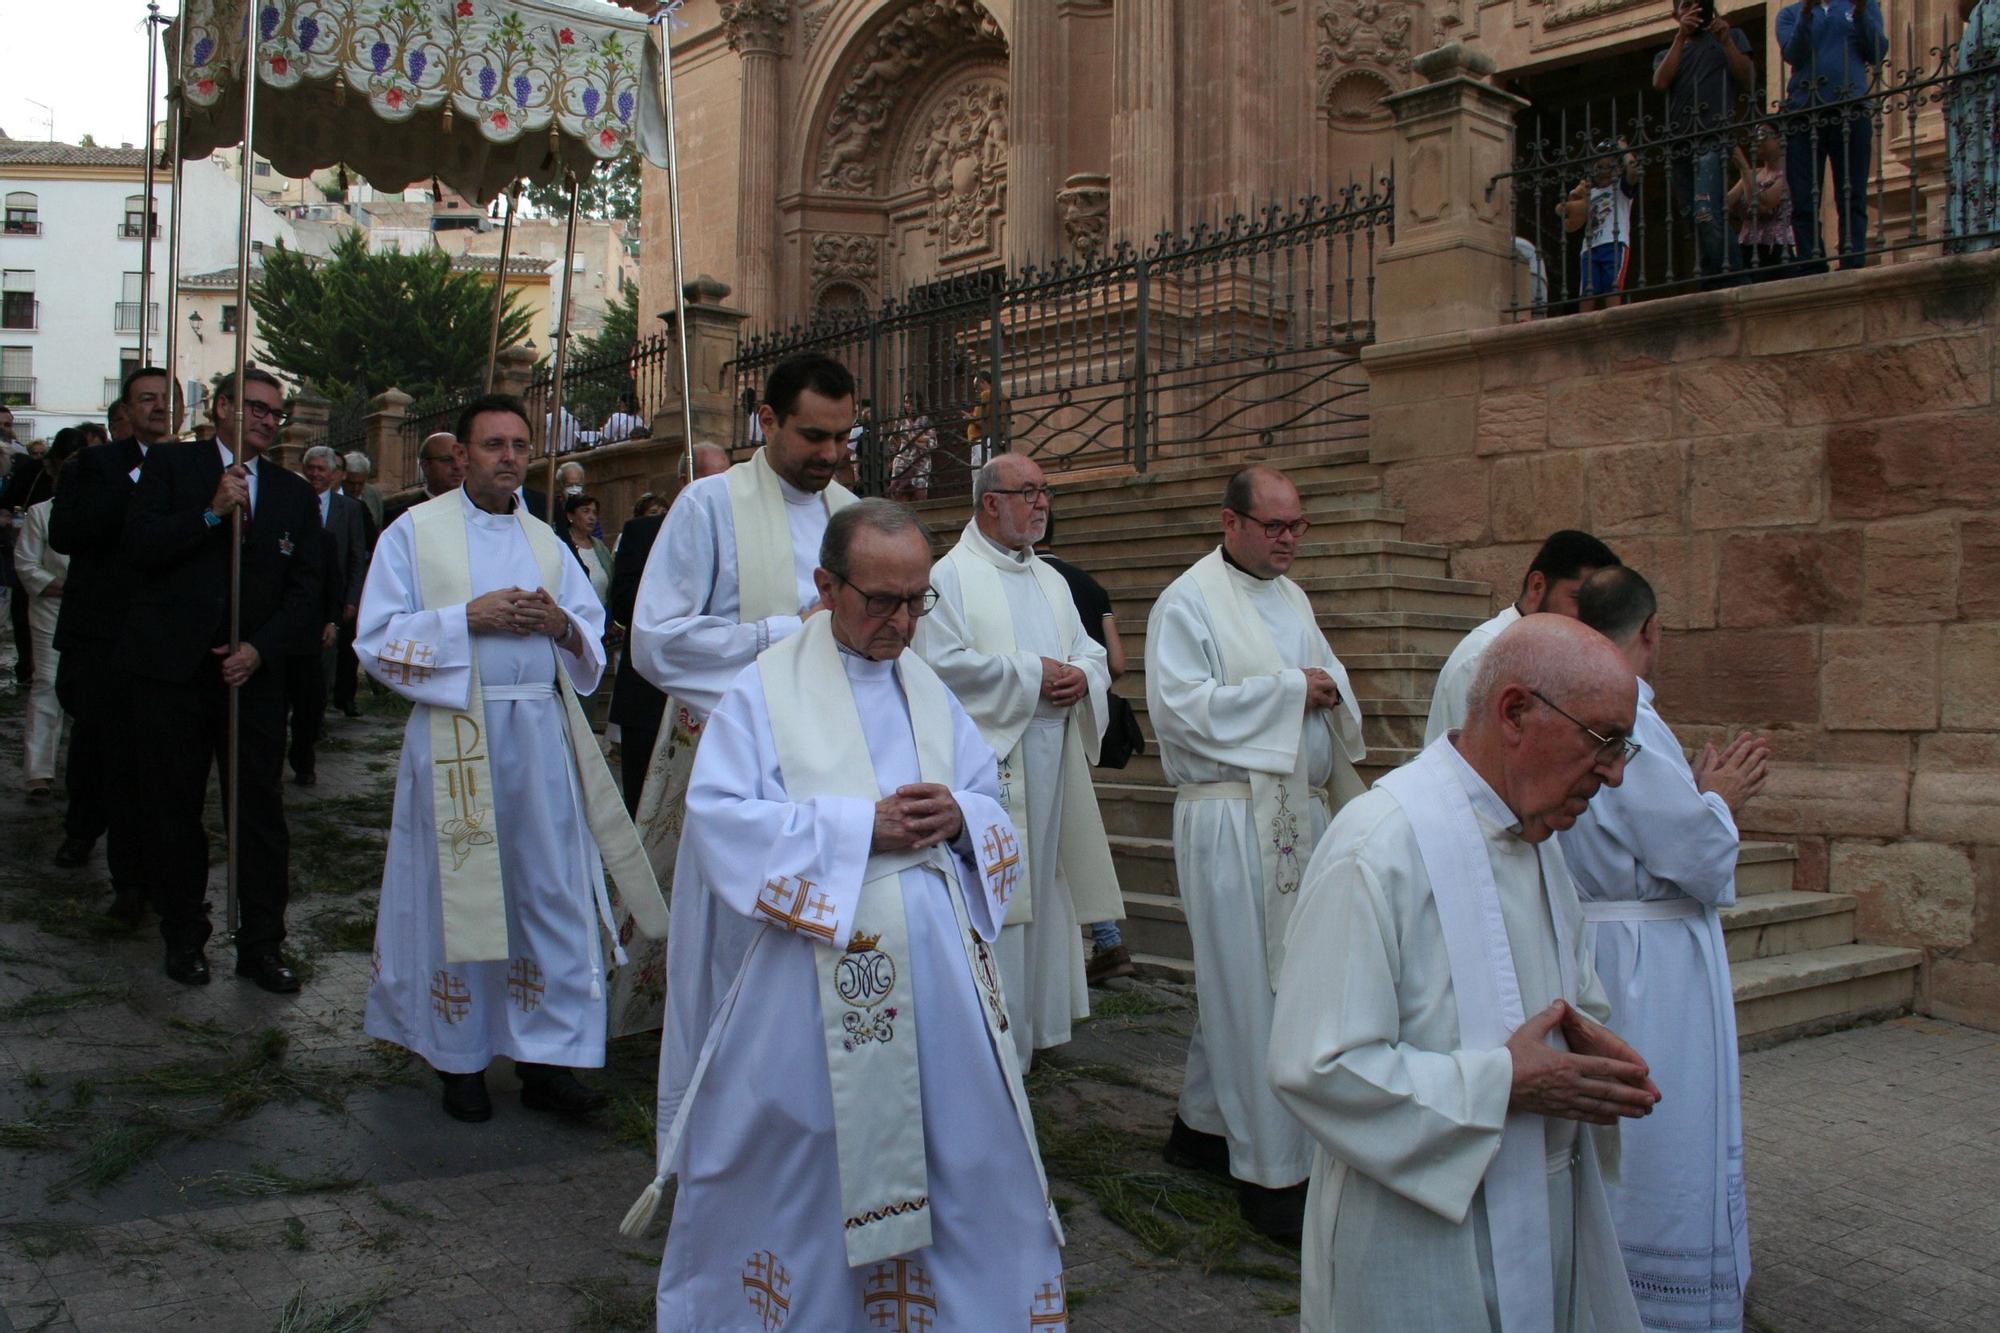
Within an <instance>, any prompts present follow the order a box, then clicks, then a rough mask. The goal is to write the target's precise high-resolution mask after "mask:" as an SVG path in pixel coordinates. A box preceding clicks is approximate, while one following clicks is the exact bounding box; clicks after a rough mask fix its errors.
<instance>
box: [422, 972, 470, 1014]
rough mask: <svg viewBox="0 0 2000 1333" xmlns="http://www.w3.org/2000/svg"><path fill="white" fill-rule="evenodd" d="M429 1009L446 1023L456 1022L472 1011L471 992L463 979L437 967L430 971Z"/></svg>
mask: <svg viewBox="0 0 2000 1333" xmlns="http://www.w3.org/2000/svg"><path fill="white" fill-rule="evenodd" d="M431 1009H432V1011H433V1012H434V1013H436V1014H437V1016H438V1017H439V1018H442V1019H443V1020H444V1021H445V1022H446V1023H448V1024H449V1023H457V1022H459V1021H461V1020H462V1019H464V1017H465V1016H466V1015H467V1014H469V1013H471V1012H472V992H471V991H469V990H467V989H466V988H465V980H464V978H462V977H455V976H453V975H452V974H451V973H449V972H447V971H445V970H444V969H443V968H439V969H438V970H437V971H435V972H433V973H431Z"/></svg>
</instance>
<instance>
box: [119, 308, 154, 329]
mask: <svg viewBox="0 0 2000 1333" xmlns="http://www.w3.org/2000/svg"><path fill="white" fill-rule="evenodd" d="M117 330H118V332H120V333H137V332H138V331H139V303H138V302H137V301H120V302H119V303H118V323H117ZM146 331H147V332H148V333H158V332H159V331H160V303H159V302H158V301H148V302H147V303H146Z"/></svg>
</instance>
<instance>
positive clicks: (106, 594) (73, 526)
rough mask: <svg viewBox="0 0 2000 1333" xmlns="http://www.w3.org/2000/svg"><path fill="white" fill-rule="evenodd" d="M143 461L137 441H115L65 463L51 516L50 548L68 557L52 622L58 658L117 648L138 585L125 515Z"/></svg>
mask: <svg viewBox="0 0 2000 1333" xmlns="http://www.w3.org/2000/svg"><path fill="white" fill-rule="evenodd" d="M141 457H143V455H142V454H141V453H140V451H139V443H138V441H136V440H130V439H126V440H113V441H112V442H111V443H109V444H93V445H91V446H90V447H89V448H88V449H85V450H83V451H82V452H81V453H79V454H77V455H76V456H75V457H73V458H71V459H70V460H69V461H68V462H67V463H64V464H63V471H62V485H61V486H60V487H59V488H57V490H56V502H55V505H54V507H52V508H51V509H50V510H49V545H51V546H53V547H55V548H56V550H58V551H61V552H62V553H63V554H64V555H66V556H68V557H69V573H68V574H66V575H64V576H63V595H62V610H61V611H60V612H58V613H57V616H56V638H55V645H56V650H57V651H58V652H64V653H66V652H69V651H71V650H72V649H82V648H85V647H87V646H91V645H96V646H98V647H100V648H105V649H108V648H110V647H111V646H112V645H114V644H116V643H117V642H118V636H119V634H120V632H121V631H122V629H123V627H124V624H125V610H126V608H127V607H128V606H129V605H130V604H131V601H132V590H133V588H134V586H135V585H136V582H137V576H136V574H135V573H134V571H133V569H132V565H131V562H130V561H129V560H127V559H126V556H125V515H126V509H127V508H128V506H129V505H130V503H131V500H132V492H133V481H132V476H131V473H132V470H133V469H134V468H136V467H138V466H139V460H140V458H141Z"/></svg>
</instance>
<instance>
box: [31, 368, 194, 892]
mask: <svg viewBox="0 0 2000 1333" xmlns="http://www.w3.org/2000/svg"><path fill="white" fill-rule="evenodd" d="M167 387H168V386H167V375H166V372H165V371H163V370H161V369H160V368H159V367H157V366H146V367H142V368H141V369H138V370H135V371H133V372H132V373H131V374H129V375H127V376H126V377H125V383H124V385H123V386H122V387H121V389H120V391H119V397H118V402H117V403H116V404H114V408H113V411H114V415H113V417H112V418H111V419H112V420H113V421H114V422H116V423H117V424H119V425H123V426H125V427H126V428H127V429H128V430H129V431H130V432H131V433H130V434H127V435H124V436H114V437H113V438H112V439H111V441H110V442H109V443H106V444H94V445H91V446H90V447H89V448H88V449H85V450H83V451H82V452H80V453H78V454H77V455H76V457H74V458H72V459H70V460H69V462H67V463H65V464H64V465H63V472H62V484H61V485H60V486H59V487H58V488H57V489H56V498H55V506H54V507H53V508H52V509H50V510H49V545H51V546H53V547H54V548H55V549H56V550H58V551H61V552H62V553H63V554H64V555H66V556H68V557H69V558H70V561H69V573H68V575H66V576H65V578H64V580H63V598H62V611H61V613H60V614H59V616H58V618H57V620H56V636H55V647H56V650H57V652H58V653H60V654H61V661H60V662H59V663H58V665H57V667H56V697H57V698H58V699H59V700H60V701H61V702H62V706H63V711H64V712H65V713H68V714H69V715H70V717H72V718H73V719H75V724H74V726H72V728H71V729H70V737H69V809H68V811H67V813H66V814H65V815H64V819H63V843H62V846H61V847H60V848H58V849H57V851H56V856H55V861H56V864H57V865H59V866H64V867H71V868H73V867H76V866H80V865H82V864H83V863H84V862H85V861H87V860H89V859H90V849H91V846H92V845H93V844H94V843H96V841H97V835H98V834H100V833H102V834H105V835H106V836H105V845H104V859H105V861H106V863H107V864H108V866H109V868H110V871H111V891H112V895H113V896H112V903H111V910H110V915H111V917H112V918H113V919H114V920H117V921H120V922H123V923H124V924H126V925H128V926H136V925H138V924H139V922H140V921H142V920H143V919H144V918H145V914H146V904H147V902H148V901H149V899H150V898H151V897H152V874H151V861H150V859H149V857H148V855H147V850H146V848H145V844H144V837H145V834H144V829H143V827H142V826H141V824H140V822H139V819H140V814H141V812H142V811H143V810H144V809H145V804H146V795H145V792H144V791H143V790H142V788H141V786H140V784H139V783H138V782H137V781H136V780H135V779H136V777H137V775H138V773H139V772H141V771H142V770H141V769H140V767H139V765H138V764H137V763H135V762H134V759H133V756H132V753H131V751H130V749H129V748H128V747H129V745H130V742H131V740H132V737H133V734H134V730H135V728H134V714H133V712H132V698H131V693H132V692H131V682H130V680H129V678H128V677H127V676H126V675H125V673H124V669H123V664H122V663H121V662H120V660H119V655H118V640H119V636H120V634H121V633H122V632H123V629H124V624H125V614H126V610H127V608H128V607H129V606H130V604H131V601H132V591H133V587H134V584H135V580H136V575H135V574H134V572H133V569H132V566H131V563H130V561H128V560H127V559H126V556H125V519H126V511H127V509H128V507H129V506H130V504H131V500H132V492H133V488H134V485H135V484H136V482H137V481H138V478H139V465H140V464H141V463H142V462H143V461H144V460H145V458H146V455H147V453H148V452H149V451H150V450H151V449H153V448H154V447H155V446H157V445H158V444H160V443H161V442H162V441H165V440H168V439H171V438H172V435H173V418H172V415H171V411H170V409H169V407H168V404H167Z"/></svg>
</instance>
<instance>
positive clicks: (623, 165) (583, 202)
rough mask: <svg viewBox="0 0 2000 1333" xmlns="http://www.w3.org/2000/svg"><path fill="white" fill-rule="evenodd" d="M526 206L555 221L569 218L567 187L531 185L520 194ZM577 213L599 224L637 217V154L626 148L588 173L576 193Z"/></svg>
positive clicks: (552, 183) (562, 185) (627, 220)
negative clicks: (530, 206) (528, 204)
mask: <svg viewBox="0 0 2000 1333" xmlns="http://www.w3.org/2000/svg"><path fill="white" fill-rule="evenodd" d="M522 194H523V196H524V197H525V198H526V199H527V201H528V203H530V204H531V205H533V206H534V207H535V208H538V209H540V210H542V211H543V212H545V213H550V214H553V215H554V216H556V217H559V218H560V217H567V216H569V187H568V186H567V185H565V184H563V183H562V182H561V181H551V182H550V183H549V184H547V185H530V186H529V187H528V188H527V189H526V190H524V191H522ZM576 211H577V214H578V215H579V216H581V217H586V218H591V219H594V220H596V221H598V222H629V221H633V220H635V219H636V218H638V216H639V154H638V152H637V150H635V149H631V148H627V149H626V150H625V151H624V152H623V153H620V154H619V155H618V156H617V157H615V158H613V159H612V160H611V161H610V162H609V163H607V164H606V165H604V166H601V167H599V168H597V169H596V170H595V171H593V172H591V173H590V175H589V177H588V178H586V179H585V180H584V181H583V182H582V188H581V189H579V190H578V191H577V195H576Z"/></svg>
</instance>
